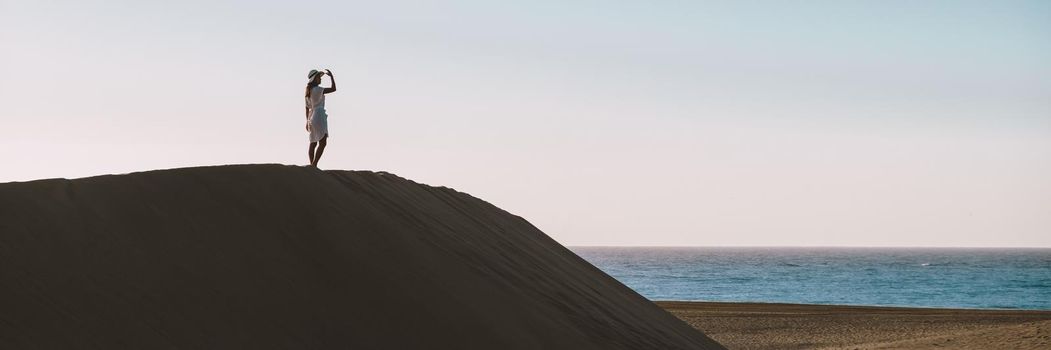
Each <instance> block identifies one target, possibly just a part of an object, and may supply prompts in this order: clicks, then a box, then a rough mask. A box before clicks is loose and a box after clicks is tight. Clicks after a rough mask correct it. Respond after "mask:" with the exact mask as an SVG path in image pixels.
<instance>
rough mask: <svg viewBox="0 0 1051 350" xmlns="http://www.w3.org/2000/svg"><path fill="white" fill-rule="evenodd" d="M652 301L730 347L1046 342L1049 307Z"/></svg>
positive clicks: (840, 349) (1024, 345)
mask: <svg viewBox="0 0 1051 350" xmlns="http://www.w3.org/2000/svg"><path fill="white" fill-rule="evenodd" d="M657 304H659V305H661V306H662V307H664V308H665V309H666V310H668V311H670V312H671V313H673V314H675V315H676V316H678V317H679V318H681V319H683V320H685V321H687V322H688V323H690V324H691V325H693V326H694V327H697V329H699V330H701V331H703V332H705V334H708V335H709V336H711V337H712V338H714V339H715V340H717V341H719V342H720V343H722V344H723V345H725V346H726V347H727V348H730V349H771V350H772V349H826V350H832V349H837V350H847V349H902V350H905V349H961V350H968V349H975V350H977V349H983V350H984V349H1049V348H1051V311H1029V310H975V309H928V308H903V307H866V306H841V305H799V304H767V303H708V302H658V303H657Z"/></svg>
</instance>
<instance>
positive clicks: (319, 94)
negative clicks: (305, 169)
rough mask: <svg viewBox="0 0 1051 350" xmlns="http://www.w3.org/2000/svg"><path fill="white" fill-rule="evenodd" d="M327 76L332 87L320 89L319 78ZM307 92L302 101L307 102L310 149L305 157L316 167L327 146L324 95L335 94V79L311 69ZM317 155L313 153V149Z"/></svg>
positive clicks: (327, 72)
mask: <svg viewBox="0 0 1051 350" xmlns="http://www.w3.org/2000/svg"><path fill="white" fill-rule="evenodd" d="M325 74H328V78H329V80H330V81H332V87H329V88H322V87H321V76H323V75H325ZM307 79H310V82H308V83H307V92H306V94H305V95H304V99H305V100H306V102H307V132H309V133H310V149H309V150H308V151H307V156H308V157H310V165H313V166H315V167H316V166H317V163H318V161H319V160H321V154H322V153H325V145H327V144H328V114H326V113H325V94H327V93H330V92H336V77H334V76H332V71H330V70H328V69H326V70H325V71H324V72H321V71H318V70H317V69H311V70H310V73H308V74H307ZM315 148H316V149H317V153H314V149H315Z"/></svg>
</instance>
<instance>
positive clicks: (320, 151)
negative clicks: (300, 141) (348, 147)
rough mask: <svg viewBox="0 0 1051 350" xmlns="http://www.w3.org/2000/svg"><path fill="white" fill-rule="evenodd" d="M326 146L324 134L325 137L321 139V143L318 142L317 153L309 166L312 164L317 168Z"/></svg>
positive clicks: (326, 141)
mask: <svg viewBox="0 0 1051 350" xmlns="http://www.w3.org/2000/svg"><path fill="white" fill-rule="evenodd" d="M327 145H328V134H325V136H324V137H322V138H321V141H320V142H318V146H317V153H316V154H315V155H314V161H313V162H311V164H314V166H317V163H318V162H320V161H321V155H322V154H324V153H325V146H327Z"/></svg>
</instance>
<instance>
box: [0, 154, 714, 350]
mask: <svg viewBox="0 0 1051 350" xmlns="http://www.w3.org/2000/svg"><path fill="white" fill-rule="evenodd" d="M0 310H2V311H0V348H5V349H8V348H12V349H13V348H18V349H30V348H102V349H115V348H139V349H146V348H149V349H176V348H180V349H182V348H255V349H264V348H360V349H379V348H386V349H430V348H446V349H541V348H542V349H643V348H648V349H658V348H659V349H721V348H722V347H721V346H720V345H719V344H717V343H715V342H714V341H712V340H711V339H709V338H708V337H706V336H704V335H703V334H701V333H700V332H698V331H696V330H695V329H693V328H691V327H690V326H689V325H687V324H686V323H684V322H682V321H680V320H678V319H676V318H675V317H674V316H672V315H671V314H668V313H667V312H665V311H663V310H661V309H660V308H658V307H657V306H656V305H654V304H653V303H651V302H650V301H648V300H646V299H645V298H643V297H641V296H640V295H638V294H636V293H635V292H633V291H631V290H630V289H629V288H627V287H625V286H624V285H622V284H620V283H618V282H617V281H616V280H614V279H613V278H611V277H609V276H608V275H606V274H604V273H602V272H601V271H599V270H598V269H597V268H595V267H593V266H591V265H590V264H588V263H587V262H585V261H584V260H582V259H581V258H579V257H577V256H576V255H574V254H573V253H572V252H570V251H569V250H567V249H566V248H564V247H562V246H561V245H559V244H558V243H557V242H555V241H554V240H552V239H551V238H549V237H548V236H547V235H545V234H544V233H543V232H541V231H539V230H538V229H536V228H535V227H534V226H532V225H531V224H529V223H528V222H527V221H526V220H524V219H522V218H520V217H517V216H515V215H512V214H509V213H507V212H505V211H503V210H501V209H499V208H497V207H495V206H493V205H490V204H489V203H486V202H485V201H482V200H480V199H477V198H474V197H472V196H470V195H467V194H465V193H461V192H457V191H455V190H452V189H449V188H444V187H431V186H427V185H423V184H418V183H415V182H412V181H409V180H406V179H403V178H400V177H397V176H394V175H391V174H387V173H373V172H365V171H320V170H317V169H313V168H304V167H293V166H282V165H241V166H222V167H203V168H186V169H173V170H161V171H150V172H143V173H134V174H128V175H109V176H99V177H92V178H84V179H75V180H64V179H55V180H39V181H32V182H24V183H7V184H0Z"/></svg>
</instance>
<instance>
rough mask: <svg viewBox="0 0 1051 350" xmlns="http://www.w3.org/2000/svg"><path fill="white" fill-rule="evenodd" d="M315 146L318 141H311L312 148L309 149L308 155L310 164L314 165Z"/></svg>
mask: <svg viewBox="0 0 1051 350" xmlns="http://www.w3.org/2000/svg"><path fill="white" fill-rule="evenodd" d="M314 147H317V142H311V143H310V148H309V149H308V150H307V157H308V158H310V165H314Z"/></svg>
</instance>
